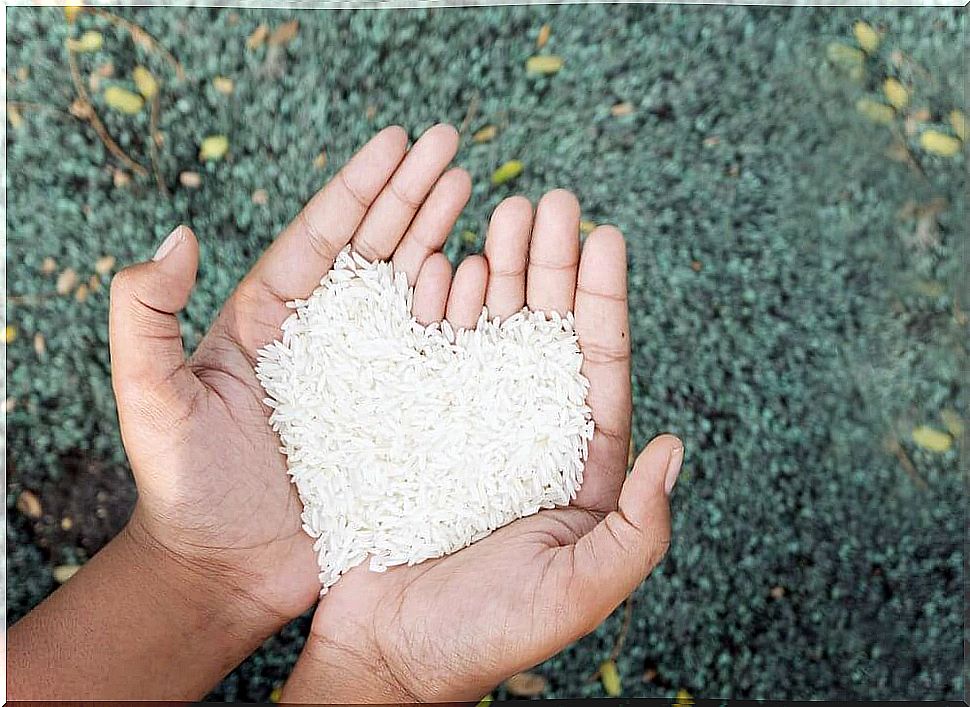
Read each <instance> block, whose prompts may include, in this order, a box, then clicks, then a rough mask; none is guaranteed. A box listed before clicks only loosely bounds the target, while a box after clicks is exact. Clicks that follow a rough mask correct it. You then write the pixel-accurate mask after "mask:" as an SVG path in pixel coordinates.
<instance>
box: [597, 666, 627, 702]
mask: <svg viewBox="0 0 970 707" xmlns="http://www.w3.org/2000/svg"><path fill="white" fill-rule="evenodd" d="M600 680H601V681H602V682H603V689H604V690H606V694H607V695H609V696H610V697H619V696H620V694H621V693H622V692H623V684H622V683H621V682H620V671H618V670H617V669H616V663H615V662H613V661H612V660H605V661H603V662H602V663H601V664H600Z"/></svg>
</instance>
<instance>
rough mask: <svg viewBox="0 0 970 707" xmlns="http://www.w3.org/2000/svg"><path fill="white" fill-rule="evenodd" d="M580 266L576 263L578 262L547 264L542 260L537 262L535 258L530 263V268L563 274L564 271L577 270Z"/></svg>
mask: <svg viewBox="0 0 970 707" xmlns="http://www.w3.org/2000/svg"><path fill="white" fill-rule="evenodd" d="M578 266H579V261H576V260H574V261H571V262H568V263H553V262H546V261H542V260H536V259H535V258H533V259H532V260H530V261H529V267H530V268H531V267H537V268H541V269H542V270H552V271H554V272H562V271H564V270H575V269H576V268H577V267H578Z"/></svg>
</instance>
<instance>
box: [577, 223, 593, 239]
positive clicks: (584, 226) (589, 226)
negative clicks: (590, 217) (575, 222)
mask: <svg viewBox="0 0 970 707" xmlns="http://www.w3.org/2000/svg"><path fill="white" fill-rule="evenodd" d="M595 230H596V222H595V221H580V222H579V232H580V233H582V234H583V235H586V236H588V235H589V234H590V233H592V232H593V231H595Z"/></svg>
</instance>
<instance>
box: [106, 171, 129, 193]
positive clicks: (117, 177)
mask: <svg viewBox="0 0 970 707" xmlns="http://www.w3.org/2000/svg"><path fill="white" fill-rule="evenodd" d="M111 179H112V181H113V182H114V185H115V188H116V189H122V188H124V187H126V186H128V184H129V182H131V177H129V176H128V173H127V172H125V171H124V170H121V169H116V170H115V171H114V174H112V175H111Z"/></svg>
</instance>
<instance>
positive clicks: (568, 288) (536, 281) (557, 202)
mask: <svg viewBox="0 0 970 707" xmlns="http://www.w3.org/2000/svg"><path fill="white" fill-rule="evenodd" d="M578 264H579V202H578V201H577V200H576V197H575V196H573V194H572V193H571V192H568V191H566V190H565V189H556V190H554V191H551V192H549V193H548V194H546V195H545V196H543V197H542V198H541V199H540V200H539V205H538V206H537V207H536V218H535V224H534V225H533V226H532V245H531V247H530V249H529V270H528V274H527V279H526V298H525V299H526V302H527V303H528V305H529V308H530V309H534V310H535V309H540V310H545V311H553V310H555V311H557V312H559V313H560V314H565V313H566V312H567V311H569V310H570V309H572V308H573V296H574V294H575V291H576V267H577V266H578Z"/></svg>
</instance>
